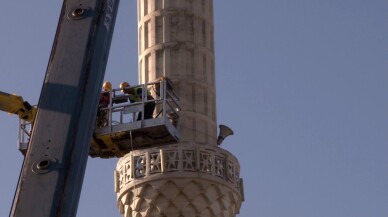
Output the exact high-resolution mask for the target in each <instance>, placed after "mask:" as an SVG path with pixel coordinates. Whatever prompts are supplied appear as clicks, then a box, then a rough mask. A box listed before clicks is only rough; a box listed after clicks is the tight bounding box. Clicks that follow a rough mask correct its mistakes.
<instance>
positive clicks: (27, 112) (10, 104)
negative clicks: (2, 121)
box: [0, 91, 36, 123]
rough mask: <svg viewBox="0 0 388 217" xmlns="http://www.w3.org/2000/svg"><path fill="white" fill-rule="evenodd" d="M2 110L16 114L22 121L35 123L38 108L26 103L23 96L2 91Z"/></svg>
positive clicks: (0, 103)
mask: <svg viewBox="0 0 388 217" xmlns="http://www.w3.org/2000/svg"><path fill="white" fill-rule="evenodd" d="M0 110H2V111H5V112H8V113H11V114H16V115H18V116H19V118H20V119H23V120H26V121H29V122H31V123H32V122H34V119H35V116H36V108H35V107H33V106H31V105H30V103H28V102H27V101H24V100H23V98H22V97H21V96H17V95H13V94H9V93H4V92H2V91H0Z"/></svg>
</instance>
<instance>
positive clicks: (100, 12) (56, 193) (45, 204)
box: [6, 0, 119, 217]
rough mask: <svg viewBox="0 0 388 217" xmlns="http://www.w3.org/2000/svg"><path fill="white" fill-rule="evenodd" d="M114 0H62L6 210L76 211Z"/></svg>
mask: <svg viewBox="0 0 388 217" xmlns="http://www.w3.org/2000/svg"><path fill="white" fill-rule="evenodd" d="M118 5H119V0H64V2H63V5H62V10H61V14H60V18H59V22H58V27H57V32H56V35H55V40H54V43H53V48H52V51H51V55H50V59H49V63H48V67H47V71H46V76H45V80H44V83H43V87H42V92H41V95H40V99H39V103H38V111H37V115H36V118H35V121H34V127H33V129H32V134H31V139H30V141H29V145H28V146H29V148H28V150H27V153H26V157H25V160H24V163H23V167H22V170H21V175H20V178H19V182H18V186H17V190H16V194H15V198H14V202H13V206H12V210H11V214H10V216H13V217H25V216H32V217H38V216H39V217H41V216H43V217H54V216H62V217H73V216H76V212H77V207H78V201H79V197H80V192H81V188H82V182H83V177H84V172H85V168H86V163H87V158H88V153H89V148H90V143H91V138H92V133H93V129H94V123H95V117H96V113H97V109H96V108H97V105H98V99H99V94H100V87H101V85H102V83H103V79H104V74H105V68H106V63H107V58H108V54H109V49H110V44H111V39H112V34H113V29H114V24H115V19H116V14H117V10H118ZM6 109H8V108H6Z"/></svg>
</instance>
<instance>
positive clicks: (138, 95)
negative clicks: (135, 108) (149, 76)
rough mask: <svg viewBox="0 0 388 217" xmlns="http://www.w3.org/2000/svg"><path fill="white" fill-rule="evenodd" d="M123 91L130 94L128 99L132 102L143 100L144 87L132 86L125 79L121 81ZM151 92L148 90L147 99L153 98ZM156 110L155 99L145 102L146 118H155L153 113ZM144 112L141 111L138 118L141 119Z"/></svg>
mask: <svg viewBox="0 0 388 217" xmlns="http://www.w3.org/2000/svg"><path fill="white" fill-rule="evenodd" d="M120 88H121V89H122V90H121V92H122V93H124V94H128V99H129V101H130V102H132V103H133V102H141V101H142V92H143V88H142V87H131V86H130V85H129V83H128V82H126V81H124V82H121V83H120ZM153 99H154V97H152V95H151V92H150V91H148V90H147V100H153ZM154 110H155V101H148V102H146V103H144V119H150V118H153V116H152V115H153V113H154ZM141 116H142V113H141V112H139V114H138V116H137V120H138V121H139V120H141Z"/></svg>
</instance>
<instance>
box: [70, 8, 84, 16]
mask: <svg viewBox="0 0 388 217" xmlns="http://www.w3.org/2000/svg"><path fill="white" fill-rule="evenodd" d="M85 12H86V11H85V9H83V8H77V9H75V10H74V11H73V12H72V13H71V15H73V17H81V16H83V15H84V14H85Z"/></svg>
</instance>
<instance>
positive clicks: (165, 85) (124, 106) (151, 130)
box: [19, 78, 180, 158]
mask: <svg viewBox="0 0 388 217" xmlns="http://www.w3.org/2000/svg"><path fill="white" fill-rule="evenodd" d="M130 88H135V89H137V88H141V89H142V90H148V93H149V94H151V95H152V98H153V99H149V98H147V91H142V96H141V101H138V102H131V101H130V98H129V97H130V96H129V95H128V94H125V93H123V91H122V89H113V90H112V91H109V92H105V93H106V94H109V95H110V103H109V105H108V107H105V108H100V109H99V111H98V113H99V116H100V117H97V120H96V127H95V130H94V133H93V138H92V141H91V146H90V151H89V155H90V156H91V157H100V158H111V157H122V156H124V155H125V154H127V153H129V152H131V151H132V150H138V149H143V148H149V147H154V146H162V145H168V144H173V143H177V142H178V141H179V139H180V135H179V131H178V127H179V111H180V107H179V104H178V101H179V98H178V96H177V95H176V94H175V93H174V91H173V89H172V85H171V83H170V81H169V80H168V79H163V78H162V79H159V80H158V81H156V82H151V83H147V84H142V85H137V86H132V87H130ZM147 103H155V110H154V112H153V118H149V119H145V118H144V107H145V105H146V104H147ZM98 118H100V120H98ZM101 118H102V119H103V120H102V121H101ZM30 128H31V123H29V122H26V121H23V120H21V124H20V130H19V150H20V151H22V153H25V151H26V150H27V145H28V141H29V137H30Z"/></svg>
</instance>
